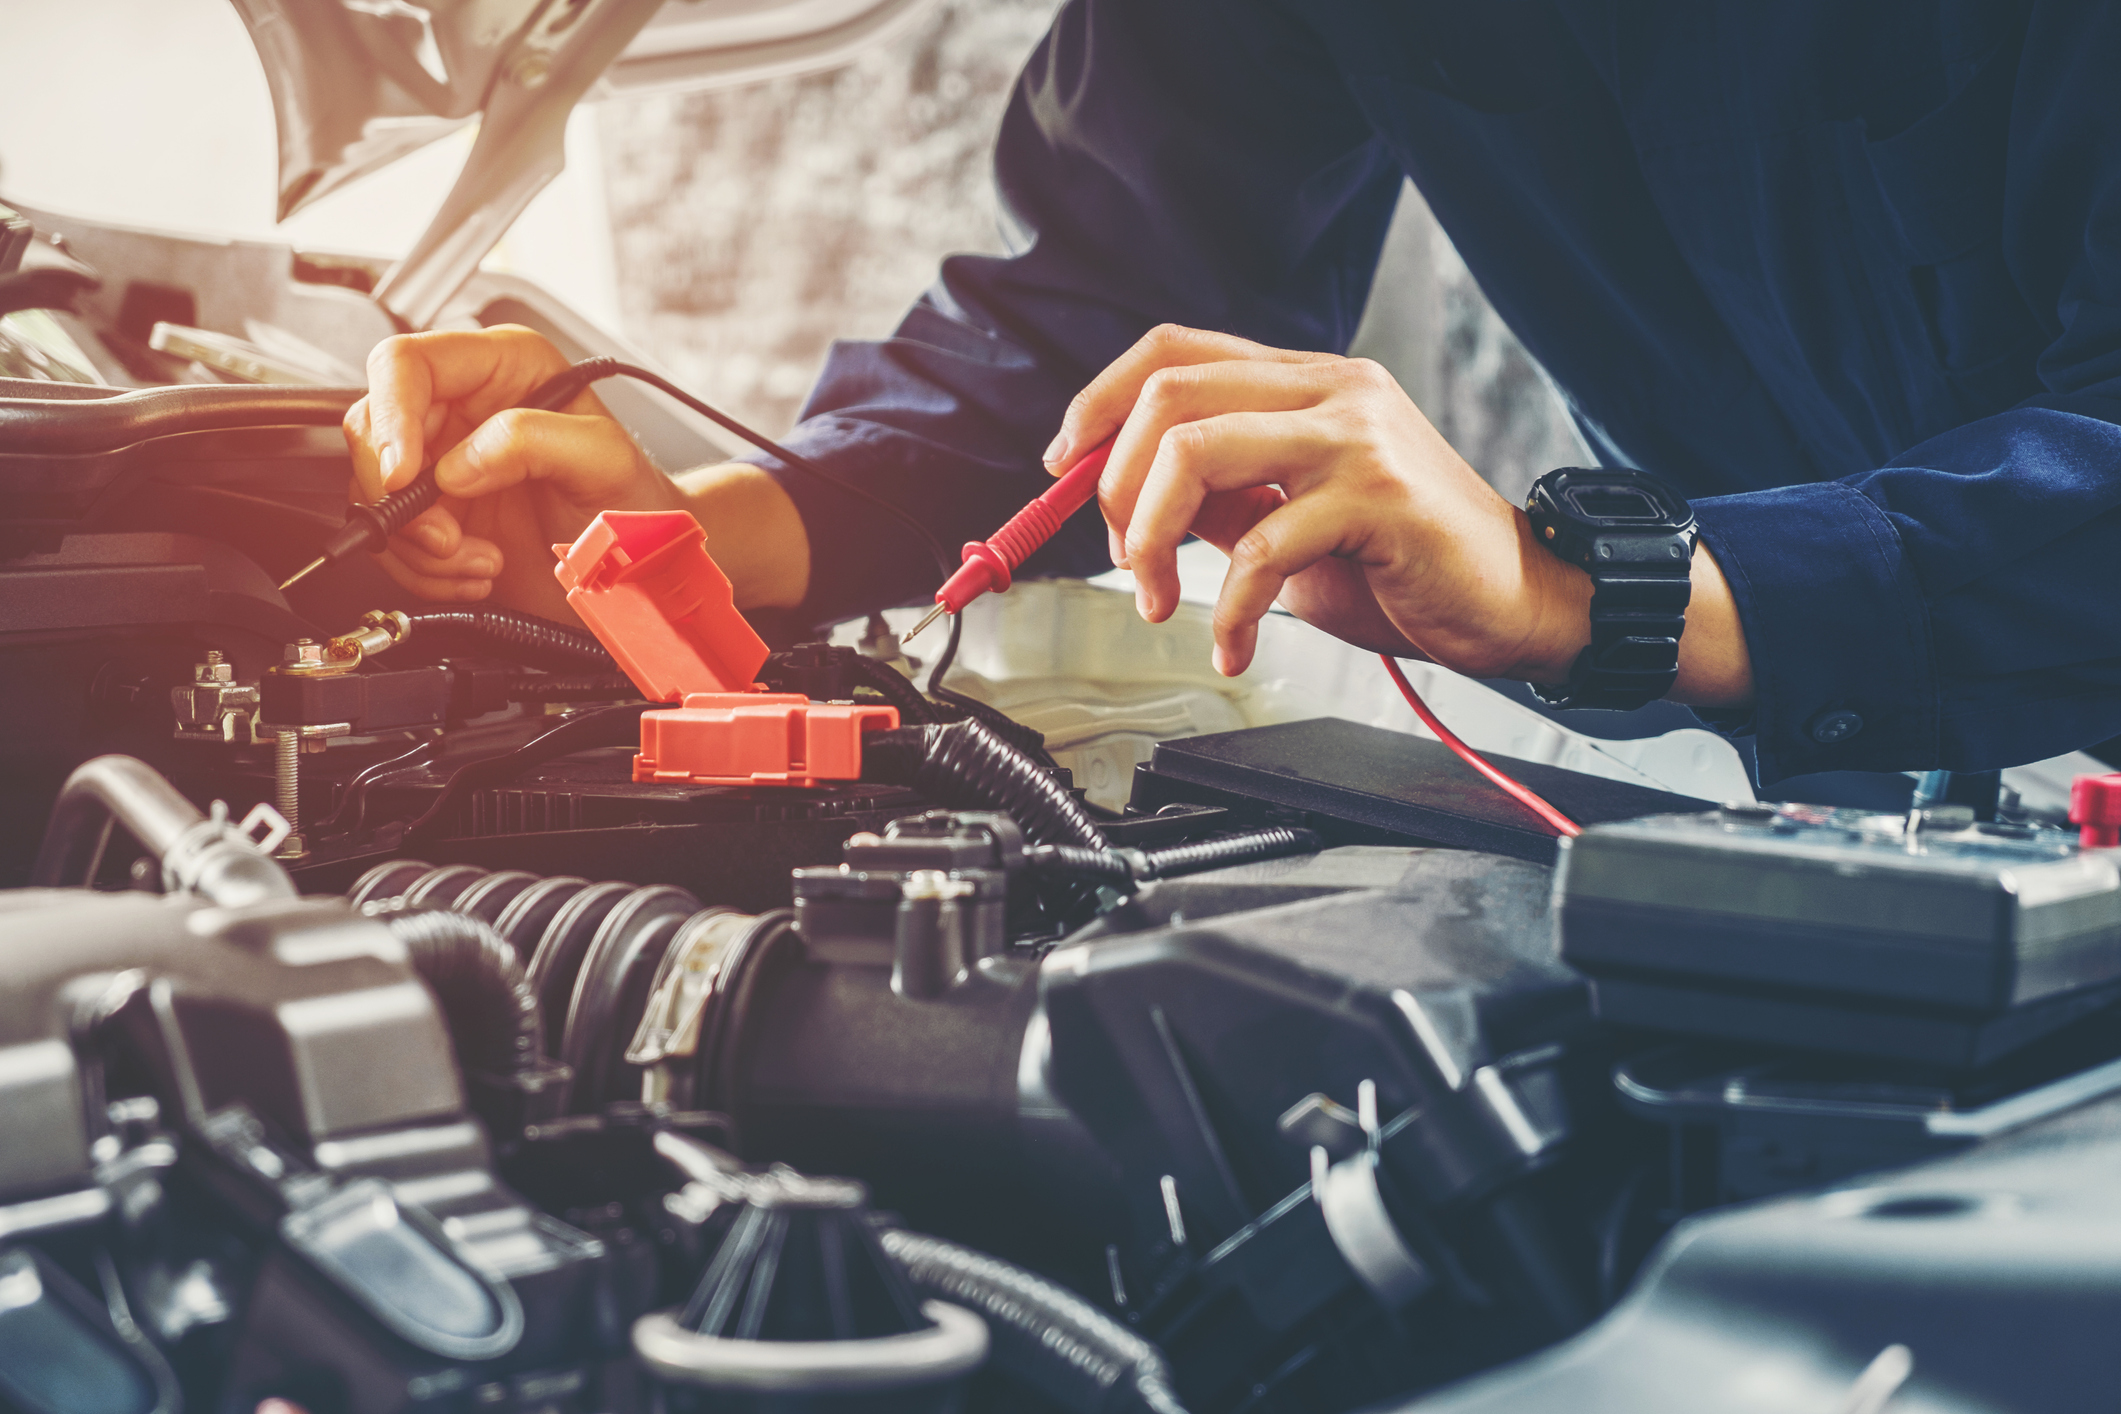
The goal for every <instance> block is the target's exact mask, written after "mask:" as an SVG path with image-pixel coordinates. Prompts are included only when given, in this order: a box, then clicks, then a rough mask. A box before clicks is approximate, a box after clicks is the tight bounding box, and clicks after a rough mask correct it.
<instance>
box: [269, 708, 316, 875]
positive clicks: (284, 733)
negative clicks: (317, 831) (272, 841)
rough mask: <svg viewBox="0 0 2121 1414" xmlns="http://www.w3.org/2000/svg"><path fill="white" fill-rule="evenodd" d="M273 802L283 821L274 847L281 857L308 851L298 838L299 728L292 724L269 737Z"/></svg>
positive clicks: (300, 796) (290, 857) (300, 784)
mask: <svg viewBox="0 0 2121 1414" xmlns="http://www.w3.org/2000/svg"><path fill="white" fill-rule="evenodd" d="M273 803H274V804H275V805H276V806H277V807H278V808H279V811H280V816H281V818H282V819H284V820H286V821H287V826H288V834H287V838H286V839H285V840H283V841H281V842H280V848H279V849H278V850H277V851H275V853H277V854H279V855H280V856H281V857H282V858H287V859H292V858H296V857H298V856H300V855H303V854H306V853H308V850H309V847H308V845H307V844H306V843H305V842H304V840H303V839H302V729H301V728H300V727H295V726H287V727H282V728H280V731H279V734H278V735H276V736H275V737H273Z"/></svg>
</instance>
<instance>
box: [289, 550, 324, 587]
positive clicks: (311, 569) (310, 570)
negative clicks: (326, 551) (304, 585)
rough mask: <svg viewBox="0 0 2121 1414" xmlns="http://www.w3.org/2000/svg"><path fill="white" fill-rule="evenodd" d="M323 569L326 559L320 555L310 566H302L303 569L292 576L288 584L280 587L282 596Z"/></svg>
mask: <svg viewBox="0 0 2121 1414" xmlns="http://www.w3.org/2000/svg"><path fill="white" fill-rule="evenodd" d="M323 568H324V557H323V556H322V555H319V556H317V557H316V558H315V559H314V560H311V561H310V562H309V563H308V564H306V565H304V566H302V568H300V569H298V570H296V571H295V572H294V573H293V574H292V575H289V576H288V578H287V581H286V583H284V584H282V585H281V586H280V592H281V593H282V594H285V593H286V592H287V591H288V590H290V589H292V588H294V587H295V586H296V585H297V584H300V583H301V582H302V581H303V580H304V579H306V578H308V577H309V576H310V575H312V574H314V573H316V572H317V571H318V570H320V569H323Z"/></svg>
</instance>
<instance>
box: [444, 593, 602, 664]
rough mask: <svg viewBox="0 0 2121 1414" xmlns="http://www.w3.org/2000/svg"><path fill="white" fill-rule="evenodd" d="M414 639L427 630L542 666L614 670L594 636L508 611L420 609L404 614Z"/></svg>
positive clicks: (500, 654) (452, 640)
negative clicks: (408, 621) (410, 622)
mask: <svg viewBox="0 0 2121 1414" xmlns="http://www.w3.org/2000/svg"><path fill="white" fill-rule="evenodd" d="M406 617H407V618H408V619H410V620H411V621H412V630H413V634H414V636H415V637H420V636H423V635H427V634H439V635H444V636H446V640H447V641H449V642H453V643H459V644H462V645H464V646H465V647H467V648H475V649H478V650H480V651H482V652H487V653H492V654H493V655H495V656H496V657H501V658H511V659H514V660H515V661H516V662H519V663H529V664H531V665H533V666H535V667H545V668H587V669H589V670H591V671H592V672H597V673H611V674H616V673H617V672H618V670H619V665H618V663H617V662H616V661H615V660H614V659H613V658H612V656H611V654H610V653H608V652H606V651H605V649H604V645H603V644H601V643H599V642H597V639H596V635H595V634H592V633H588V632H585V631H584V630H582V629H578V628H570V627H568V626H567V625H566V624H557V623H554V622H553V621H552V620H551V619H541V618H539V617H538V616H537V615H536V614H519V613H517V612H515V611H514V610H512V609H490V608H486V607H485V606H483V605H482V606H480V607H478V608H471V609H421V610H419V611H418V612H416V613H409V614H407V615H406Z"/></svg>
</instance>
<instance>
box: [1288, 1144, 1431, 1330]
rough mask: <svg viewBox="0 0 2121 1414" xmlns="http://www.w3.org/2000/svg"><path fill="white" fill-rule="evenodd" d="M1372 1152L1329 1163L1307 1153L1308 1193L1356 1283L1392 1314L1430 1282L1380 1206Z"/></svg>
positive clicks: (1320, 1152) (1318, 1151)
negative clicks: (1309, 1185)
mask: <svg viewBox="0 0 2121 1414" xmlns="http://www.w3.org/2000/svg"><path fill="white" fill-rule="evenodd" d="M1377 1162H1378V1159H1377V1151H1376V1150H1374V1149H1370V1148H1365V1149H1363V1150H1362V1152H1360V1153H1358V1154H1355V1155H1353V1156H1351V1157H1349V1158H1345V1159H1342V1160H1341V1161H1340V1162H1339V1163H1337V1164H1336V1163H1334V1162H1333V1161H1332V1159H1331V1158H1330V1157H1329V1156H1328V1155H1327V1153H1326V1151H1325V1150H1324V1149H1323V1148H1313V1149H1312V1150H1311V1194H1312V1196H1313V1197H1314V1198H1316V1199H1317V1200H1318V1210H1319V1213H1320V1214H1321V1215H1322V1216H1323V1217H1324V1218H1325V1220H1326V1232H1327V1233H1328V1234H1330V1235H1331V1236H1332V1238H1333V1245H1334V1247H1335V1248H1337V1249H1339V1252H1340V1255H1341V1256H1342V1258H1344V1259H1345V1260H1346V1261H1347V1264H1348V1266H1349V1268H1350V1269H1351V1270H1353V1271H1354V1273H1355V1276H1356V1279H1357V1280H1359V1281H1361V1282H1362V1284H1363V1285H1364V1286H1365V1287H1367V1288H1369V1291H1370V1294H1371V1295H1372V1296H1374V1297H1376V1298H1377V1299H1378V1300H1379V1301H1381V1302H1383V1303H1384V1305H1385V1306H1387V1307H1388V1308H1390V1309H1392V1310H1397V1309H1398V1308H1400V1307H1401V1306H1404V1305H1406V1304H1407V1303H1408V1302H1409V1301H1412V1300H1413V1299H1414V1298H1415V1297H1417V1296H1419V1295H1421V1294H1422V1293H1423V1292H1424V1291H1427V1290H1428V1289H1429V1287H1430V1286H1432V1285H1433V1284H1434V1282H1435V1279H1434V1278H1433V1277H1431V1276H1430V1275H1429V1269H1428V1267H1427V1266H1426V1265H1424V1264H1423V1262H1422V1260H1421V1258H1419V1257H1417V1256H1416V1255H1415V1254H1414V1250H1413V1249H1412V1248H1411V1247H1409V1246H1407V1242H1406V1239H1405V1238H1403V1237H1401V1236H1400V1235H1399V1225H1398V1224H1397V1223H1395V1222H1393V1221H1392V1214H1391V1212H1390V1211H1389V1210H1387V1209H1386V1207H1385V1200H1384V1194H1383V1193H1382V1192H1381V1191H1379V1189H1378V1187H1377Z"/></svg>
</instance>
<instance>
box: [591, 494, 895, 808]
mask: <svg viewBox="0 0 2121 1414" xmlns="http://www.w3.org/2000/svg"><path fill="white" fill-rule="evenodd" d="M706 540H707V537H706V533H705V532H703V531H702V530H701V529H700V525H699V522H698V521H696V520H694V519H693V518H692V516H691V514H690V513H689V512H686V511H605V512H604V513H603V514H602V515H599V516H598V517H597V518H596V519H595V520H593V521H591V522H590V523H589V526H588V528H587V529H585V530H584V531H583V532H582V534H581V537H580V538H579V539H577V540H576V541H575V542H574V543H573V544H572V545H555V546H553V547H552V548H553V552H554V553H555V554H557V555H558V556H559V557H560V562H559V564H558V565H557V566H556V567H555V568H554V571H553V573H554V574H555V575H557V576H558V578H559V581H560V583H561V585H563V586H564V587H565V588H566V590H567V603H568V604H569V606H570V607H572V608H573V609H574V611H575V613H577V614H579V615H580V616H581V619H582V622H583V623H585V624H587V625H588V626H589V631H590V632H591V633H594V634H595V635H596V636H597V640H598V641H599V642H601V643H602V644H603V645H604V646H605V647H606V648H608V649H609V650H611V656H612V657H614V658H616V659H617V660H618V663H619V667H620V668H621V669H623V670H624V671H625V674H626V676H627V677H629V678H631V679H632V680H633V684H634V686H636V687H638V688H639V689H640V690H641V695H642V696H644V697H646V698H647V699H648V700H649V701H651V702H673V703H679V704H681V705H679V706H676V707H672V708H668V709H665V710H660V711H652V712H643V713H642V714H641V751H640V754H639V755H638V756H636V757H634V761H633V778H634V779H635V780H637V781H666V782H670V781H695V782H699V783H701V784H706V785H789V786H808V785H814V784H816V783H817V782H819V781H845V780H854V779H856V778H858V777H859V776H860V775H861V770H862V736H863V734H864V733H866V732H872V731H880V730H883V729H886V728H890V727H896V726H897V725H898V710H897V709H896V708H892V707H868V706H860V705H857V704H854V703H827V702H813V701H811V700H810V699H809V698H807V697H803V696H800V695H798V694H793V693H779V692H768V691H766V690H765V687H764V686H763V685H762V684H760V683H758V682H755V681H753V677H754V675H755V674H756V673H757V672H758V670H759V667H760V665H761V664H763V663H764V662H765V661H766V641H765V640H764V639H762V638H760V637H759V636H758V634H757V633H756V632H755V631H754V630H753V629H752V627H751V625H750V624H749V623H747V622H745V620H744V616H743V615H742V614H740V613H738V612H737V608H736V600H735V595H734V593H733V592H732V591H731V589H730V587H729V577H728V576H727V575H725V574H723V573H722V569H721V566H719V565H717V564H716V563H715V562H714V560H713V559H712V558H711V557H710V556H709V555H708V554H707V545H706Z"/></svg>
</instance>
